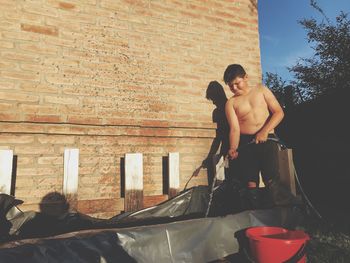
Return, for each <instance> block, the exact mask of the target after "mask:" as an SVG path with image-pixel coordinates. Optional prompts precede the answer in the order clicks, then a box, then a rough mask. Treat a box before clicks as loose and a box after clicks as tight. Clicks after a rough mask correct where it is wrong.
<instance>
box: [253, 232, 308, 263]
mask: <svg viewBox="0 0 350 263" xmlns="http://www.w3.org/2000/svg"><path fill="white" fill-rule="evenodd" d="M246 235H247V237H248V238H249V245H250V251H251V255H252V257H253V259H254V260H255V261H256V262H258V263H282V262H298V263H305V262H306V254H305V246H306V242H307V241H308V240H309V239H310V237H309V236H308V235H307V234H306V233H305V232H303V231H301V230H295V231H291V230H287V229H285V228H282V227H269V226H263V227H251V228H248V229H247V230H246Z"/></svg>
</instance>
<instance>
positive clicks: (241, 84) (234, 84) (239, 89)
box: [228, 75, 247, 95]
mask: <svg viewBox="0 0 350 263" xmlns="http://www.w3.org/2000/svg"><path fill="white" fill-rule="evenodd" d="M228 86H229V88H230V90H231V91H232V93H234V94H235V95H242V94H243V93H244V92H245V90H246V87H247V75H246V76H245V77H243V78H242V77H236V78H235V79H234V80H232V81H231V82H230V83H228Z"/></svg>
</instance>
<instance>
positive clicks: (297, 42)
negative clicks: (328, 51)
mask: <svg viewBox="0 0 350 263" xmlns="http://www.w3.org/2000/svg"><path fill="white" fill-rule="evenodd" d="M316 2H317V4H318V6H319V7H321V8H322V9H323V12H324V13H325V14H326V15H327V17H328V18H329V19H330V20H331V21H334V20H335V17H336V16H337V15H338V14H339V13H340V11H344V12H345V13H349V16H350V0H316ZM258 8H259V9H258V10H259V33H260V50H261V63H262V71H263V73H264V74H265V72H272V73H277V74H278V75H280V76H281V77H282V78H283V79H284V80H287V81H289V80H292V79H293V75H292V74H290V73H289V72H288V70H287V69H286V67H288V66H292V65H294V64H295V63H296V61H297V59H298V58H300V57H303V58H304V57H310V56H311V55H312V54H313V50H312V49H311V45H310V44H309V43H308V42H307V39H306V31H305V29H304V28H303V27H302V26H301V25H300V24H299V23H298V21H300V20H302V19H303V18H316V19H317V20H318V21H321V20H322V18H323V17H322V15H321V14H320V13H319V12H317V11H316V10H315V9H314V8H312V7H311V5H310V0H258Z"/></svg>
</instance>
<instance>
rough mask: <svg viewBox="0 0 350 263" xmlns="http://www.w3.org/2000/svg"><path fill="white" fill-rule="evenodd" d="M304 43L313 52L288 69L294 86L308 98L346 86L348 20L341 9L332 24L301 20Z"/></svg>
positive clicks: (349, 45)
mask: <svg viewBox="0 0 350 263" xmlns="http://www.w3.org/2000/svg"><path fill="white" fill-rule="evenodd" d="M300 24H301V25H302V26H303V27H304V28H305V29H306V30H307V31H308V33H307V37H308V42H309V43H312V44H313V46H312V48H313V49H314V51H315V53H314V55H313V56H312V57H311V58H303V59H301V60H300V61H299V62H298V63H297V64H296V65H295V66H293V67H292V68H290V71H292V72H294V76H295V78H296V81H295V83H294V85H297V86H298V87H300V89H302V90H303V91H305V93H306V96H307V97H308V98H309V99H313V98H316V97H318V96H320V95H322V94H328V93H331V92H335V91H337V90H340V89H345V88H348V87H349V86H350V70H349V68H350V20H349V18H348V16H347V14H345V13H343V12H341V13H340V15H339V16H337V18H336V22H335V23H334V24H332V23H330V22H329V20H328V19H327V21H326V22H325V21H322V22H320V23H318V22H317V21H316V20H315V19H304V20H302V21H300Z"/></svg>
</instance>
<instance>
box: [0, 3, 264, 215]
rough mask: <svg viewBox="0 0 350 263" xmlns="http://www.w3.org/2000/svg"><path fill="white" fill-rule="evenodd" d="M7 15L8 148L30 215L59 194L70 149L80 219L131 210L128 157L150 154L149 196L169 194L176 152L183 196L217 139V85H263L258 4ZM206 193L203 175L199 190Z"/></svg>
mask: <svg viewBox="0 0 350 263" xmlns="http://www.w3.org/2000/svg"><path fill="white" fill-rule="evenodd" d="M0 5H1V9H0V54H1V60H0V148H7V149H12V150H14V154H15V155H16V156H17V161H18V163H17V177H16V192H15V194H16V196H17V197H18V198H21V199H23V200H24V201H25V205H24V206H23V207H22V209H24V210H26V209H35V210H37V209H38V204H39V203H40V200H41V198H42V197H43V196H45V195H46V194H47V193H49V192H52V191H58V192H60V191H61V190H62V178H63V151H64V148H65V147H77V148H79V149H80V165H79V189H78V200H79V203H78V209H80V211H82V212H86V213H89V214H91V215H95V216H99V217H109V216H111V215H114V214H116V213H119V212H120V211H121V210H122V209H123V199H121V198H120V160H121V158H122V157H123V156H124V154H125V153H128V152H129V153H130V152H141V153H143V154H144V193H145V195H156V194H162V157H163V156H166V155H167V153H168V152H170V151H176V152H179V153H180V173H181V187H183V186H184V185H185V183H186V182H187V180H188V179H189V177H190V176H191V175H192V172H193V171H194V170H195V169H196V168H197V167H198V166H199V165H200V164H201V162H202V160H203V159H204V158H205V157H206V155H207V153H208V150H209V147H210V144H211V142H212V140H213V138H214V136H215V125H214V124H213V123H212V119H211V117H212V111H213V109H214V106H213V105H212V103H211V102H209V101H207V100H206V99H205V92H206V89H207V87H208V84H209V82H211V81H215V80H216V81H219V82H220V83H222V75H223V71H224V70H225V68H226V66H227V65H228V64H231V63H240V64H242V65H244V66H245V67H246V69H247V71H248V73H249V76H250V81H251V84H252V85H255V84H256V83H260V81H261V80H260V79H261V68H260V51H259V39H258V19H257V9H256V2H255V1H254V0H226V1H225V0H212V1H202V0H197V1H196V0H191V1H190V0H189V1H180V0H148V1H146V0H144V1H143V0H134V1H132V0H81V1H79V0H74V1H56V0H29V1H20V0H14V1H8V0H0ZM222 84H223V83H222ZM227 95H229V93H228V90H227ZM206 182H207V180H206V173H205V171H202V173H201V174H200V176H199V177H198V178H195V179H194V180H192V181H191V183H192V185H196V184H205V183H206ZM89 200H90V201H89ZM91 204H94V205H93V206H92V205H91ZM99 204H100V205H99ZM101 204H104V205H103V206H102V205H101ZM106 204H110V205H106Z"/></svg>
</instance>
